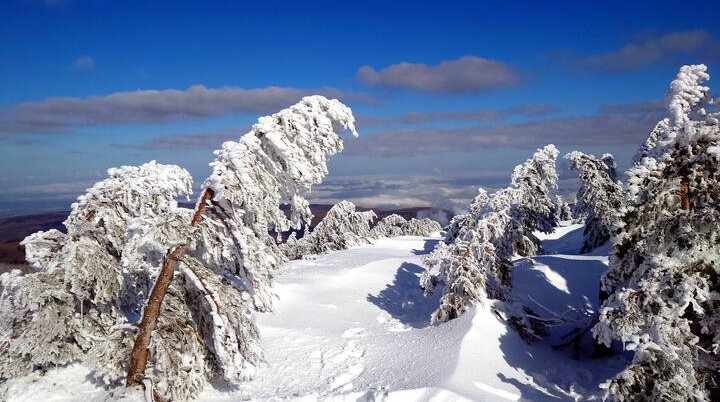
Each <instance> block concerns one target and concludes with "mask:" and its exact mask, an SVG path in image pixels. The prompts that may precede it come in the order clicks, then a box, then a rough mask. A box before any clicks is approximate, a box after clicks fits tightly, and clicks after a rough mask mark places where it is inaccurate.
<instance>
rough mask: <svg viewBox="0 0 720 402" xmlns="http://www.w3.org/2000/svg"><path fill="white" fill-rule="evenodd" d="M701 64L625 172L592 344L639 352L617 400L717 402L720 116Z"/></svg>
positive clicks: (617, 384) (673, 92)
mask: <svg viewBox="0 0 720 402" xmlns="http://www.w3.org/2000/svg"><path fill="white" fill-rule="evenodd" d="M705 70H706V67H705V66H704V65H693V66H684V67H682V68H681V69H680V71H679V73H678V74H677V76H676V77H675V79H674V80H673V81H672V83H671V84H670V88H669V90H668V91H667V92H666V94H665V102H666V106H667V111H668V118H666V119H664V120H663V121H661V122H660V123H659V124H658V125H657V126H656V128H655V130H653V132H652V133H651V134H650V138H648V141H646V143H645V145H643V146H642V147H641V149H640V151H639V155H638V157H637V158H636V161H637V162H636V164H635V166H634V167H632V168H631V169H630V170H629V171H628V173H627V192H626V200H627V205H625V206H624V207H623V208H621V210H620V219H619V223H618V229H617V231H616V234H615V235H616V238H615V245H614V246H615V248H614V250H613V251H612V254H611V255H610V269H609V270H608V272H607V273H606V274H605V275H604V277H603V278H602V284H601V286H602V290H603V291H604V292H606V293H607V294H608V295H609V296H608V298H607V299H606V300H605V302H604V303H603V305H602V307H601V310H600V317H599V320H600V321H599V323H598V324H597V325H596V326H595V327H594V328H593V332H594V335H595V337H596V338H597V339H598V340H599V341H600V342H603V343H605V344H606V345H608V346H609V345H610V344H611V342H612V340H613V339H619V340H621V341H623V342H625V343H626V344H627V345H628V347H629V349H631V350H634V351H635V355H634V358H633V362H632V365H631V366H630V367H628V368H627V369H626V370H624V371H622V372H621V373H620V374H618V375H617V376H616V377H615V378H613V379H612V381H610V383H609V384H608V388H607V395H606V397H607V398H608V399H610V400H617V401H639V400H647V401H650V400H653V401H655V400H666V401H689V400H697V401H703V400H718V398H720V374H719V373H720V331H718V328H720V191H718V188H719V186H718V184H719V183H720V123H719V120H720V113H718V112H715V113H709V112H708V109H707V108H708V106H709V104H710V103H711V102H712V99H711V98H710V97H709V96H708V91H709V88H707V87H705V86H703V85H702V84H703V82H704V81H706V80H707V79H709V76H708V74H706V73H705Z"/></svg>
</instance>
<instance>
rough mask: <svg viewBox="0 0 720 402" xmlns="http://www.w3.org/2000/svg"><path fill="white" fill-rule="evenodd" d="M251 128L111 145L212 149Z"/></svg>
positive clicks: (138, 147) (141, 147)
mask: <svg viewBox="0 0 720 402" xmlns="http://www.w3.org/2000/svg"><path fill="white" fill-rule="evenodd" d="M250 129H251V126H242V127H233V128H228V129H223V130H218V131H200V132H195V133H183V134H177V135H166V136H158V137H153V138H151V139H149V140H148V141H145V142H141V143H139V144H113V146H115V147H120V148H133V149H214V148H219V147H220V145H221V144H222V143H223V142H225V141H228V140H237V139H238V138H240V136H241V135H243V134H245V133H247V132H248V131H250Z"/></svg>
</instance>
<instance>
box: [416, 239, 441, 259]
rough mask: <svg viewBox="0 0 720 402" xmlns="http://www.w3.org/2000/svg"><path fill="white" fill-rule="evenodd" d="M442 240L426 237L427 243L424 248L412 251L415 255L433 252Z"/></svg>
mask: <svg viewBox="0 0 720 402" xmlns="http://www.w3.org/2000/svg"><path fill="white" fill-rule="evenodd" d="M440 241H441V240H439V239H426V240H425V243H424V244H423V248H422V249H414V250H412V253H413V254H415V255H425V254H430V253H432V251H433V250H435V246H437V245H438V243H440Z"/></svg>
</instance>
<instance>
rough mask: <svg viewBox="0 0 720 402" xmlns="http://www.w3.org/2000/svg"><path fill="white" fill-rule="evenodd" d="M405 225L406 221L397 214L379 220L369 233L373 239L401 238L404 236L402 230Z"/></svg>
mask: <svg viewBox="0 0 720 402" xmlns="http://www.w3.org/2000/svg"><path fill="white" fill-rule="evenodd" d="M407 223H408V221H407V219H405V218H403V217H402V216H400V215H398V214H392V215H388V216H386V217H384V218H382V219H380V221H379V222H378V223H377V224H376V225H375V227H373V228H372V230H371V231H370V235H371V236H372V237H373V238H375V239H379V238H381V237H395V236H402V235H404V234H405V231H404V228H405V226H406V225H407Z"/></svg>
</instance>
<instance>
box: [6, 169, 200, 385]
mask: <svg viewBox="0 0 720 402" xmlns="http://www.w3.org/2000/svg"><path fill="white" fill-rule="evenodd" d="M108 175H109V177H108V178H107V179H105V180H103V181H101V182H99V183H97V184H95V185H94V186H93V187H92V188H90V189H89V190H88V192H87V193H86V194H85V195H83V196H80V197H79V198H78V201H77V202H76V203H74V204H73V205H72V210H71V212H70V215H69V216H68V218H67V219H66V220H65V222H64V225H65V227H66V228H67V234H63V233H61V232H59V231H57V230H49V231H47V232H38V233H34V234H32V235H30V236H28V237H27V238H25V240H23V242H22V244H23V245H24V246H25V249H26V254H27V259H28V262H30V264H31V265H32V266H33V267H34V268H35V269H36V270H37V271H38V272H36V273H34V274H29V275H26V276H19V275H17V274H14V273H10V274H3V275H2V276H0V292H1V293H0V332H2V333H3V334H6V335H7V336H6V337H4V338H3V340H2V346H1V347H0V356H1V358H0V380H5V379H7V378H10V377H13V376H17V375H22V374H25V373H28V372H30V371H31V370H32V369H33V366H36V365H37V366H41V367H52V366H54V365H63V364H67V363H70V362H73V361H81V362H83V363H85V364H87V365H89V366H90V367H93V368H94V369H95V370H96V371H97V375H98V376H100V377H102V379H103V380H104V381H106V382H114V381H117V380H118V379H120V378H121V377H122V376H123V375H124V374H125V364H126V361H125V358H126V357H127V354H128V352H129V348H130V347H131V346H132V335H131V333H128V332H127V331H126V329H125V325H126V324H127V317H132V316H137V315H138V314H139V312H140V310H139V309H140V304H141V303H142V301H143V298H144V297H146V296H147V292H148V291H149V287H150V286H152V282H151V272H149V271H148V270H147V269H146V268H145V267H143V266H139V265H136V264H131V263H129V260H131V259H134V256H133V257H131V256H130V254H132V253H133V252H134V251H128V250H127V249H128V248H131V247H132V246H130V245H129V244H128V242H127V237H126V236H127V233H128V229H129V228H130V227H133V226H135V225H137V222H139V221H141V220H143V219H152V218H151V217H155V216H165V215H168V214H173V213H174V211H176V210H177V209H178V208H177V203H176V202H175V200H174V198H175V197H177V196H186V195H189V194H190V192H191V190H190V188H191V178H190V175H189V174H188V173H187V171H185V170H184V169H180V168H179V167H177V166H172V165H160V164H157V163H155V162H154V161H153V162H150V163H146V164H144V165H142V166H138V167H132V166H124V167H121V168H117V169H110V170H108ZM153 242H154V243H164V242H167V239H164V238H159V237H156V238H154V239H153Z"/></svg>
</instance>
